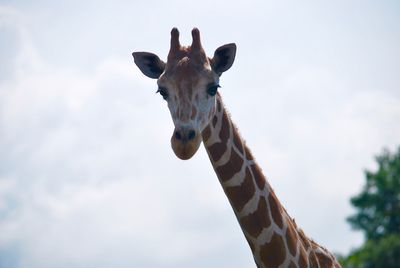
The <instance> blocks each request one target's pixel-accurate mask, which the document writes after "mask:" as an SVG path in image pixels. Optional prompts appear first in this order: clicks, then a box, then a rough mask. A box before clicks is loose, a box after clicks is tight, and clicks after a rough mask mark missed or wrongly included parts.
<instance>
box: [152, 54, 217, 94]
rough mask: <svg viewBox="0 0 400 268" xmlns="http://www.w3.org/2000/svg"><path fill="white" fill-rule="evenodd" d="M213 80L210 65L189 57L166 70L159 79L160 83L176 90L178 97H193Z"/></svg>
mask: <svg viewBox="0 0 400 268" xmlns="http://www.w3.org/2000/svg"><path fill="white" fill-rule="evenodd" d="M213 81H214V76H213V74H212V71H211V67H209V65H207V64H206V65H201V66H200V65H199V64H197V63H196V62H193V61H192V60H191V59H190V58H189V57H183V58H182V59H181V60H180V61H178V62H177V63H176V64H175V65H174V66H170V67H169V68H168V69H167V70H166V72H165V73H164V74H163V76H162V77H161V78H160V79H159V84H160V85H166V87H169V88H170V89H171V90H174V91H176V93H177V95H178V98H184V99H188V97H189V99H192V97H193V96H194V95H196V92H197V91H198V90H199V89H203V87H205V86H206V85H207V84H209V83H212V82H213Z"/></svg>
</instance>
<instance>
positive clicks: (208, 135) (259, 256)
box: [202, 95, 340, 267]
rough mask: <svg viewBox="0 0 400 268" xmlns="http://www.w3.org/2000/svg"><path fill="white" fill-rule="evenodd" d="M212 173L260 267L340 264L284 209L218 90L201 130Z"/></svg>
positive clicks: (331, 265) (336, 265)
mask: <svg viewBox="0 0 400 268" xmlns="http://www.w3.org/2000/svg"><path fill="white" fill-rule="evenodd" d="M202 136H203V142H204V145H205V147H206V150H207V153H208V156H209V158H210V161H211V163H212V165H213V168H214V170H215V173H216V174H217V177H218V179H219V181H220V183H221V185H222V187H223V189H224V192H225V194H226V196H227V197H228V199H229V202H230V204H231V206H232V208H233V211H234V213H235V215H236V218H237V220H238V222H239V224H240V227H241V228H242V231H243V233H244V235H245V237H246V239H247V241H248V243H249V246H250V248H251V250H252V253H253V257H254V260H255V262H256V264H257V266H258V267H278V266H280V267H340V266H339V265H338V264H337V262H336V260H335V258H334V257H333V255H332V254H330V253H329V252H328V251H327V250H325V249H324V248H322V247H320V246H319V245H318V244H316V243H315V242H313V241H312V240H309V239H308V238H307V237H306V236H305V235H304V233H303V232H302V231H301V229H298V228H297V226H296V223H295V222H294V220H293V219H292V218H291V217H290V216H289V215H288V214H287V212H286V210H285V209H284V208H283V206H282V205H281V203H280V202H279V200H278V199H277V197H276V195H275V193H274V191H273V190H272V188H271V186H270V185H269V183H268V182H267V180H266V178H265V176H264V175H263V173H262V171H261V169H260V168H259V166H258V165H257V163H256V162H255V160H254V158H253V156H252V154H251V152H250V150H249V148H248V147H247V146H246V144H245V143H244V141H243V140H242V138H241V136H240V135H239V133H238V130H237V129H236V127H235V126H234V124H233V123H232V121H231V119H230V116H229V115H228V113H227V111H226V109H225V108H224V106H223V103H222V99H221V97H220V95H217V109H216V114H215V116H214V118H213V119H212V121H211V122H210V124H209V125H208V126H207V127H206V128H205V129H204V131H203V132H202Z"/></svg>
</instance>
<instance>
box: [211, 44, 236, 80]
mask: <svg viewBox="0 0 400 268" xmlns="http://www.w3.org/2000/svg"><path fill="white" fill-rule="evenodd" d="M235 55H236V45H235V44H234V43H231V44H227V45H223V46H221V47H219V48H217V50H215V52H214V57H213V58H212V59H211V67H212V69H213V70H214V71H215V72H216V73H217V74H218V75H221V74H222V73H223V72H225V71H227V70H228V69H229V68H231V66H232V64H233V61H234V60H235Z"/></svg>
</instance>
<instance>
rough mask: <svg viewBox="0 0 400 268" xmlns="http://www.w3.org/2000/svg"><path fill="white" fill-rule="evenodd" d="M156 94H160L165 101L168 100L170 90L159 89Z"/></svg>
mask: <svg viewBox="0 0 400 268" xmlns="http://www.w3.org/2000/svg"><path fill="white" fill-rule="evenodd" d="M156 93H160V95H161V96H162V97H163V99H164V100H167V99H168V89H166V88H165V87H159V88H158V89H157V91H156Z"/></svg>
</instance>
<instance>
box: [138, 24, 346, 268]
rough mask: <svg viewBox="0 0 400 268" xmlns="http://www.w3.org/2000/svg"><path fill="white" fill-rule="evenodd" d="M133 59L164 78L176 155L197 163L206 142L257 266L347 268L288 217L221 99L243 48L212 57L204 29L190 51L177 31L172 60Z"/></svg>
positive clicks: (161, 87)
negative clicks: (204, 40)
mask: <svg viewBox="0 0 400 268" xmlns="http://www.w3.org/2000/svg"><path fill="white" fill-rule="evenodd" d="M132 55H133V58H134V62H135V63H136V65H137V66H138V67H139V69H140V70H141V71H142V73H143V74H144V75H146V76H148V77H150V78H153V79H157V84H158V90H157V92H158V93H160V94H161V96H162V97H163V99H164V100H166V101H167V104H168V108H169V111H170V113H171V116H172V119H173V123H174V126H175V129H174V131H173V134H172V137H171V146H172V149H173V151H174V153H175V155H176V156H177V157H178V158H180V159H183V160H187V159H190V158H191V157H192V156H193V155H194V154H195V153H196V152H197V150H198V148H199V146H200V144H201V143H202V142H203V144H204V146H205V148H206V151H207V154H208V156H209V159H210V161H211V164H212V166H213V168H214V171H215V173H216V175H217V177H218V179H219V181H220V183H221V185H222V188H223V190H224V192H225V194H226V196H227V198H228V200H229V202H230V204H231V206H232V208H233V211H234V214H235V216H236V218H237V220H238V222H239V225H240V227H241V229H242V231H243V234H244V236H245V238H246V240H247V242H248V244H249V246H250V249H251V251H252V254H253V257H254V261H255V263H256V266H257V267H260V268H261V267H290V268H293V267H299V268H303V267H321V268H322V267H340V265H339V263H338V262H337V260H336V259H335V257H334V256H333V254H331V253H330V252H329V251H328V250H327V249H325V248H324V247H322V246H320V245H318V244H317V243H316V242H314V241H313V240H312V239H309V238H308V237H307V236H306V235H305V234H304V232H303V231H302V230H301V229H300V228H298V227H297V225H296V222H295V221H294V219H292V218H291V217H290V216H289V214H288V213H287V212H286V210H285V208H284V207H283V206H282V204H281V203H280V201H279V200H278V198H277V197H276V194H275V193H274V191H273V189H272V188H271V186H270V184H269V182H268V181H267V179H266V177H265V176H264V174H263V172H262V170H261V168H260V167H259V166H258V164H257V162H256V160H255V159H254V157H253V155H252V153H251V151H250V149H249V148H248V146H247V145H246V143H245V142H244V140H243V139H242V137H241V136H240V134H239V131H238V129H237V128H236V126H235V125H234V123H233V122H232V120H231V117H230V115H229V113H228V112H227V110H226V108H225V106H224V104H223V102H222V97H221V94H220V93H219V91H218V88H219V87H220V86H219V79H220V77H221V75H222V73H223V72H225V71H227V70H228V69H229V68H230V67H231V66H232V64H233V61H234V59H235V55H236V45H235V44H234V43H231V44H227V45H223V46H221V47H219V48H217V49H216V50H215V52H214V56H213V57H212V58H209V57H207V56H206V54H205V52H204V49H203V47H202V45H201V41H200V32H199V30H198V29H197V28H194V29H193V30H192V44H191V45H190V46H182V45H181V44H180V42H179V31H178V29H176V28H173V29H172V31H171V44H170V51H169V54H168V57H167V62H164V61H162V60H161V59H160V58H159V57H158V56H157V55H155V54H152V53H149V52H133V53H132Z"/></svg>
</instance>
